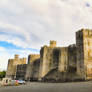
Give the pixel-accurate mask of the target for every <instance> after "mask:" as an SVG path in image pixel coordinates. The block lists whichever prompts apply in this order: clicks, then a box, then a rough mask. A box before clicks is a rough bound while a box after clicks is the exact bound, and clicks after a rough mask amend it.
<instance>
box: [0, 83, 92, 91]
mask: <svg viewBox="0 0 92 92" xmlns="http://www.w3.org/2000/svg"><path fill="white" fill-rule="evenodd" d="M0 92H92V82H78V83H28V84H27V85H22V86H17V87H15V86H10V87H0Z"/></svg>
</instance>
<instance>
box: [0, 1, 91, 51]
mask: <svg viewBox="0 0 92 92" xmlns="http://www.w3.org/2000/svg"><path fill="white" fill-rule="evenodd" d="M87 3H88V4H89V5H90V6H87V5H86V4H87ZM91 19H92V0H0V32H2V33H0V41H7V42H9V43H13V44H14V45H16V46H20V47H23V48H28V47H29V48H37V49H38V48H39V49H40V47H41V46H43V45H44V44H48V43H49V40H57V41H58V45H60V46H66V45H69V44H72V43H75V32H76V31H77V30H79V29H81V28H90V29H92V21H91ZM25 52H26V51H25ZM27 52H28V50H27Z"/></svg>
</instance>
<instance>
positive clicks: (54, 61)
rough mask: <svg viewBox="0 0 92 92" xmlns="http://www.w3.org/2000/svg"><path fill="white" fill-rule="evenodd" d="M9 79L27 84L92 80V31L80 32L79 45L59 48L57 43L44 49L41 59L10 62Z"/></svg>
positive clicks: (31, 58)
mask: <svg viewBox="0 0 92 92" xmlns="http://www.w3.org/2000/svg"><path fill="white" fill-rule="evenodd" d="M6 77H11V78H13V79H24V80H27V81H48V82H49V81H55V82H60V81H76V80H91V79H92V30H89V29H81V30H79V31H78V32H76V44H72V45H69V46H68V47H57V42H56V41H50V45H49V46H46V45H45V46H43V47H41V50H40V55H36V54H31V55H29V56H28V63H26V58H23V59H19V58H18V55H15V59H9V61H8V69H7V74H6Z"/></svg>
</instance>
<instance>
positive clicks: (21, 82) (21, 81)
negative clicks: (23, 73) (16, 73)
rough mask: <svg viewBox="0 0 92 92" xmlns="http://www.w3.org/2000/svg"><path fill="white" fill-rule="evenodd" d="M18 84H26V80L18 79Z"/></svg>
mask: <svg viewBox="0 0 92 92" xmlns="http://www.w3.org/2000/svg"><path fill="white" fill-rule="evenodd" d="M18 83H19V84H26V82H25V81H24V80H18Z"/></svg>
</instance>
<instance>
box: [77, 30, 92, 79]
mask: <svg viewBox="0 0 92 92" xmlns="http://www.w3.org/2000/svg"><path fill="white" fill-rule="evenodd" d="M76 45H77V74H78V75H80V76H81V77H82V78H84V79H92V30H89V29H82V30H80V31H78V32H76Z"/></svg>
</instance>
